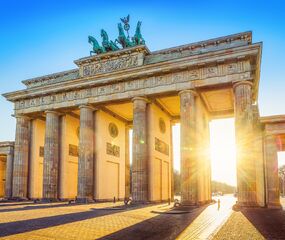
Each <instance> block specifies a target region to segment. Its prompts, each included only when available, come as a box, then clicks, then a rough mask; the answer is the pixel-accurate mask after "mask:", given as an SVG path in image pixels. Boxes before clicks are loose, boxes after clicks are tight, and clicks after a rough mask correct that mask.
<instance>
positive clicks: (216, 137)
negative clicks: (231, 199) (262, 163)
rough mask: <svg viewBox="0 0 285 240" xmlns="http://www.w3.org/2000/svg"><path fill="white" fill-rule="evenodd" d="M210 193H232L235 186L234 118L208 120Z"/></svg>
mask: <svg viewBox="0 0 285 240" xmlns="http://www.w3.org/2000/svg"><path fill="white" fill-rule="evenodd" d="M210 155H211V174H212V194H213V195H214V196H215V195H221V194H232V193H234V192H235V191H236V186H237V169H236V143H235V122H234V118H227V119H217V120H212V121H211V122H210Z"/></svg>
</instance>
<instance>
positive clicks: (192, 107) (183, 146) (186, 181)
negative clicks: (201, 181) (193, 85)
mask: <svg viewBox="0 0 285 240" xmlns="http://www.w3.org/2000/svg"><path fill="white" fill-rule="evenodd" d="M196 95H197V94H196V92H195V91H193V90H184V91H181V92H180V93H179V96H180V158H181V160H180V162H181V166H180V169H181V170H180V175H181V203H182V204H184V205H192V204H197V201H198V199H197V197H198V196H197V158H196V144H197V143H196V101H195V98H196Z"/></svg>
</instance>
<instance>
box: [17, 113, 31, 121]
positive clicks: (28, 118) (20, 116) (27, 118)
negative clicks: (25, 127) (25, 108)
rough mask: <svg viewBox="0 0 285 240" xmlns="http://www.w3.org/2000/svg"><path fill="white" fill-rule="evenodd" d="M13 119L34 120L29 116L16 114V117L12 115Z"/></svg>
mask: <svg viewBox="0 0 285 240" xmlns="http://www.w3.org/2000/svg"><path fill="white" fill-rule="evenodd" d="M12 116H13V117H15V118H16V119H17V118H22V119H26V120H31V119H32V118H31V117H29V116H27V115H24V114H16V115H12Z"/></svg>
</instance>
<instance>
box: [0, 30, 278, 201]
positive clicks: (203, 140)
mask: <svg viewBox="0 0 285 240" xmlns="http://www.w3.org/2000/svg"><path fill="white" fill-rule="evenodd" d="M136 37H137V38H135V39H136V40H137V41H136V44H132V46H128V45H126V46H124V48H123V49H119V50H115V49H113V48H110V49H108V52H105V53H100V52H98V49H94V51H95V52H96V53H98V54H97V55H94V56H90V57H85V58H82V59H79V60H76V61H75V64H76V65H77V68H76V69H74V70H70V71H65V72H60V73H55V74H50V75H47V76H43V77H38V78H34V79H29V80H25V81H23V83H24V84H25V85H26V89H25V90H22V91H16V92H12V93H7V94H4V96H5V97H6V98H7V99H8V100H9V101H11V102H13V103H14V104H15V116H16V119H17V126H16V138H15V151H14V161H13V173H12V171H10V172H9V174H8V171H6V172H7V174H8V175H9V177H10V178H11V179H12V178H13V183H12V182H11V181H10V182H9V183H7V182H6V185H7V186H8V188H9V189H12V197H13V198H24V199H25V198H32V199H33V198H41V199H47V200H55V199H70V198H76V199H77V201H84V202H85V201H94V200H96V201H100V200H101V201H103V200H111V199H113V198H114V197H115V198H118V199H123V198H124V197H128V196H129V192H130V185H131V188H132V189H131V192H132V197H133V201H136V202H149V201H151V202H156V201H164V200H167V199H169V198H172V196H173V157H172V151H173V148H172V142H171V126H172V124H173V123H175V122H180V129H181V133H180V137H181V139H180V145H181V148H180V149H181V180H182V185H181V187H182V204H200V203H205V202H208V201H210V200H211V191H210V177H209V176H210V164H209V154H208V152H207V151H204V150H205V149H208V148H209V121H210V120H211V119H214V118H220V117H229V116H230V117H234V118H235V129H236V143H237V176H238V183H237V185H238V203H239V204H240V205H246V206H256V205H259V206H263V205H265V204H267V205H268V206H278V200H277V194H278V193H277V188H275V180H274V181H273V180H272V181H271V180H270V179H272V178H274V179H275V176H276V175H275V172H274V171H273V168H271V167H270V166H271V165H272V164H273V162H274V161H275V160H274V159H273V158H272V154H271V152H270V151H269V150H268V151H267V153H266V154H265V155H264V154H263V146H264V144H265V145H266V146H268V144H270V143H271V142H272V141H273V140H272V139H271V140H270V139H269V138H266V139H265V141H264V129H263V128H264V124H265V126H266V124H267V123H266V122H262V121H261V122H260V118H259V113H258V105H257V100H258V84H259V73H260V59H261V47H262V45H261V43H252V34H251V32H245V33H239V34H235V35H230V36H226V37H221V38H217V39H211V40H207V41H203V42H198V43H193V44H187V45H183V46H178V47H174V48H169V49H164V50H160V51H156V52H150V51H149V50H148V48H147V47H146V46H145V45H144V41H142V40H143V39H142V37H141V35H139V36H136ZM104 49H105V48H104ZM104 49H103V50H104ZM129 128H132V130H133V137H132V138H133V139H132V159H133V164H132V175H131V178H130V171H129V169H130V163H129V151H128V150H126V149H128V148H129V146H128V144H129V140H128V134H127V132H128V130H129ZM265 128H266V127H265ZM266 146H265V148H266ZM270 149H271V150H272V148H270ZM273 165H274V164H273ZM266 169H267V170H266ZM265 173H266V174H265ZM265 179H266V180H267V181H265ZM265 182H267V184H265ZM130 183H132V184H130ZM6 196H7V197H11V194H10V193H8V194H6ZM273 196H275V197H273Z"/></svg>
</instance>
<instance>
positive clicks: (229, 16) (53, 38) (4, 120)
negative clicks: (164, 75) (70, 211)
mask: <svg viewBox="0 0 285 240" xmlns="http://www.w3.org/2000/svg"><path fill="white" fill-rule="evenodd" d="M107 2H108V4H107ZM282 2H283V1H281V0H280V1H126V0H125V1H111V0H109V1H102V0H101V1H84V0H81V1H72V0H69V1H59V0H57V1H53V0H49V1H43V0H41V1H29V0H25V1H15V0H7V1H4V0H0V31H1V33H0V81H1V82H0V93H5V92H10V91H14V90H19V89H23V88H24V86H23V85H22V84H21V80H24V79H28V78H32V77H36V76H41V75H45V74H49V73H53V72H58V71H63V70H68V69H72V68H74V67H75V65H74V64H73V60H75V59H78V58H81V57H84V56H88V55H89V50H90V45H89V44H88V42H87V36H88V35H90V34H91V35H94V36H95V37H97V38H99V31H100V29H101V28H104V29H105V30H106V31H107V32H108V34H109V36H110V37H111V38H112V39H114V38H116V37H117V27H116V24H117V23H118V22H119V18H120V17H123V16H126V15H127V14H128V13H129V14H130V15H131V24H132V27H133V28H134V25H135V24H136V22H137V20H142V21H143V25H142V33H143V35H144V38H145V40H146V44H147V46H148V47H149V49H150V50H152V51H153V50H158V49H163V48H167V47H173V46H177V45H180V44H185V43H190V42H195V41H200V40H206V39H209V38H214V37H219V36H224V35H228V34H232V33H237V32H242V31H247V30H252V31H253V41H254V42H259V41H263V43H264V45H263V58H262V69H261V82H260V94H259V105H260V110H261V114H262V115H271V114H285V104H284V103H285V82H284V81H285V79H284V69H285V64H284V58H283V57H284V54H285V47H284V46H285V44H284V40H285V18H284V12H285V6H284V3H282ZM12 113H13V106H12V104H11V103H9V102H6V100H5V99H4V98H3V97H0V141H1V140H13V139H14V131H15V122H14V119H13V118H12V117H10V115H11V114H12Z"/></svg>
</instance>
